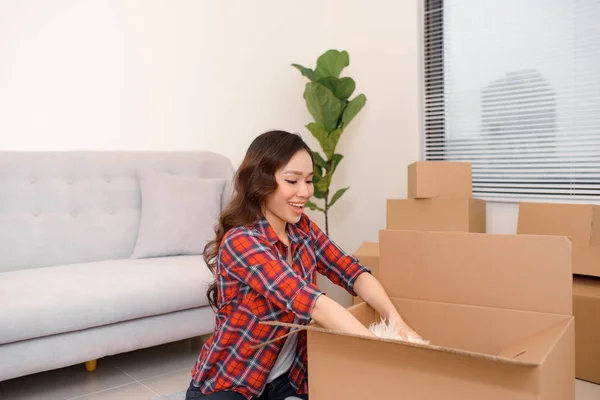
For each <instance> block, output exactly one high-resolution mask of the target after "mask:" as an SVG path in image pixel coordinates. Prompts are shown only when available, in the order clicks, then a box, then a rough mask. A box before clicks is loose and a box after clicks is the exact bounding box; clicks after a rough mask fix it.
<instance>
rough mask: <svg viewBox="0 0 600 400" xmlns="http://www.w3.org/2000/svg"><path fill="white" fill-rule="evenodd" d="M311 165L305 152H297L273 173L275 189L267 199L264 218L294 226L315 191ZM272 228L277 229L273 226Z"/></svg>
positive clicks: (279, 223) (309, 158) (270, 221)
mask: <svg viewBox="0 0 600 400" xmlns="http://www.w3.org/2000/svg"><path fill="white" fill-rule="evenodd" d="M312 177H313V163H312V159H311V157H310V155H309V154H308V152H307V151H306V150H299V151H298V152H297V153H296V154H294V156H293V157H292V158H291V159H290V161H289V162H288V163H287V164H286V165H284V166H283V167H282V168H280V169H279V170H278V171H276V172H275V180H276V181H277V189H276V190H275V192H273V193H271V194H270V195H269V196H268V197H267V201H266V204H265V217H267V220H268V221H269V223H271V225H273V223H275V224H277V225H279V227H280V226H281V225H283V226H285V222H289V223H291V224H295V223H297V222H298V221H299V220H300V217H301V216H302V213H303V212H304V205H305V204H306V202H307V201H308V199H310V198H311V197H312V195H313V193H314V191H315V189H314V187H313V183H312ZM273 228H277V227H275V226H273Z"/></svg>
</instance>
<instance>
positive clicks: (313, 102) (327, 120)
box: [304, 82, 344, 135]
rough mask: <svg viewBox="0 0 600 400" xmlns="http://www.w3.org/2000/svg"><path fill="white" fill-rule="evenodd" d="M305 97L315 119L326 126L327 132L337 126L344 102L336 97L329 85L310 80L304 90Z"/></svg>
mask: <svg viewBox="0 0 600 400" xmlns="http://www.w3.org/2000/svg"><path fill="white" fill-rule="evenodd" d="M304 99H305V100H306V106H307V108H308V111H310V114H311V115H312V116H313V118H314V120H315V121H316V122H317V123H319V124H320V125H321V126H322V127H324V128H325V130H326V131H327V133H329V132H331V131H333V130H334V129H335V128H336V127H337V123H338V120H339V118H340V114H341V113H342V107H343V106H344V102H343V101H342V100H340V99H338V98H337V97H335V96H334V94H333V92H332V91H331V90H329V88H328V87H326V86H324V85H321V84H320V83H316V82H309V83H307V84H306V88H305V90H304ZM311 132H312V131H311ZM313 135H314V133H313Z"/></svg>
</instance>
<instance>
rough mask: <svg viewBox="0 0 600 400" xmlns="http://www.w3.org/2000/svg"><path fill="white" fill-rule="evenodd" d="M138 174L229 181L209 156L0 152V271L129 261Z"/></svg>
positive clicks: (222, 164)
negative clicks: (143, 172) (81, 263)
mask: <svg viewBox="0 0 600 400" xmlns="http://www.w3.org/2000/svg"><path fill="white" fill-rule="evenodd" d="M138 169H151V170H154V171H161V172H167V173H172V174H174V175H179V176H188V177H190V176H197V177H204V178H222V179H225V180H226V181H227V185H226V187H225V191H224V194H223V198H222V204H221V209H222V208H223V206H224V205H225V203H226V202H227V200H228V198H229V194H230V191H231V180H232V178H233V173H234V171H233V166H232V164H231V162H230V160H229V159H227V158H226V157H224V156H222V155H219V154H216V153H211V152H0V272H5V271H12V270H19V269H26V268H38V267H45V266H53V265H61V264H71V263H79V262H90V261H100V260H109V259H119V258H128V257H129V256H130V255H131V253H132V251H133V248H134V246H135V242H136V239H137V232H138V226H139V220H140V206H141V194H140V185H139V180H138V177H137V171H138Z"/></svg>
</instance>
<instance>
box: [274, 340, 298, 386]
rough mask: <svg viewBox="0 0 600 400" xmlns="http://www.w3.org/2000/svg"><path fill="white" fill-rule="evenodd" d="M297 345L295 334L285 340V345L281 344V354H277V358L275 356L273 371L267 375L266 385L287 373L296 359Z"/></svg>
mask: <svg viewBox="0 0 600 400" xmlns="http://www.w3.org/2000/svg"><path fill="white" fill-rule="evenodd" d="M297 344H298V334H297V333H294V334H293V335H290V336H288V337H286V338H285V343H284V344H283V348H282V349H281V352H279V356H277V360H276V361H275V365H273V369H272V370H271V372H270V373H269V377H268V378H267V383H269V382H273V381H274V380H275V379H277V378H279V377H280V376H281V375H283V374H285V373H286V372H287V371H289V369H290V368H291V367H292V363H293V362H294V358H295V357H296V345H297Z"/></svg>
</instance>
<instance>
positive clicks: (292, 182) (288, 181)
mask: <svg viewBox="0 0 600 400" xmlns="http://www.w3.org/2000/svg"><path fill="white" fill-rule="evenodd" d="M285 181H286V182H287V183H291V184H292V185H293V184H294V183H298V181H290V180H288V179H286V180H285Z"/></svg>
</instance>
